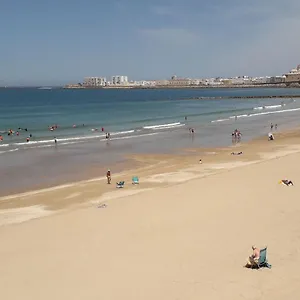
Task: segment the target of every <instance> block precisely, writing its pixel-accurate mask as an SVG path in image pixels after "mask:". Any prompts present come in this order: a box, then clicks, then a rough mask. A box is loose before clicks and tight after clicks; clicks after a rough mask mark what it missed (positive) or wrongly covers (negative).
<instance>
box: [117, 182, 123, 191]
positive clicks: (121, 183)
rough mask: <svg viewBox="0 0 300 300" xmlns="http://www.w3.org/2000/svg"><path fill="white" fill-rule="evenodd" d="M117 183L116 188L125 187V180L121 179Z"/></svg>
mask: <svg viewBox="0 0 300 300" xmlns="http://www.w3.org/2000/svg"><path fill="white" fill-rule="evenodd" d="M116 184H117V185H116V188H119V189H120V188H123V187H124V184H125V181H120V182H117V183H116Z"/></svg>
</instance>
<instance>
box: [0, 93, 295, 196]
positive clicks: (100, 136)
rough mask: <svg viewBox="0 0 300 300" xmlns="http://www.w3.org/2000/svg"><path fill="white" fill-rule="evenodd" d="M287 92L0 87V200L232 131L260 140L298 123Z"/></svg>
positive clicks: (224, 139)
mask: <svg viewBox="0 0 300 300" xmlns="http://www.w3.org/2000/svg"><path fill="white" fill-rule="evenodd" d="M287 94H288V95H290V98H255V99H228V97H237V96H241V97H243V96H268V95H270V96H279V95H287ZM293 95H300V89H282V88H279V89H274V88H266V89H262V88H259V89H254V88H251V89H246V88H242V89H161V90H160V89H147V90H137V89H134V90H131V89H124V90H123V89H116V90H113V89H109V90H108V89H101V90H65V89H29V88H28V89H0V105H1V118H0V135H2V137H3V141H2V142H1V141H0V174H1V181H0V195H1V194H7V193H9V192H11V191H19V190H27V189H31V188H37V187H43V186H51V185H54V184H59V183H61V182H66V181H71V180H79V179H83V178H85V177H86V176H87V174H90V176H92V175H97V174H98V176H103V175H104V170H105V168H107V167H109V166H112V165H113V166H114V167H115V170H117V169H118V167H117V166H122V165H123V164H124V163H125V161H126V160H127V159H126V155H128V154H134V153H171V152H178V151H180V150H181V149H184V148H191V147H215V146H226V145H229V144H230V143H231V133H232V131H233V130H234V129H236V128H237V129H239V130H241V132H242V134H243V140H249V139H252V138H254V137H258V136H261V135H266V134H267V133H268V132H269V131H270V123H274V124H278V128H279V130H282V129H286V128H291V127H295V126H298V125H299V120H300V119H299V116H300V98H299V101H298V99H297V98H293ZM195 97H204V98H205V97H209V98H210V99H201V100H193V99H190V100H189V98H195ZM212 97H222V98H223V99H211V98H212ZM54 125H55V126H56V125H57V128H56V129H54V130H53V131H51V130H49V128H51V126H54ZM102 128H103V131H102ZM189 128H194V130H195V134H194V135H191V134H190V133H189ZM26 129H27V130H26ZM10 130H12V134H10V135H8V133H9V131H10ZM17 132H18V135H17ZM107 132H109V133H110V136H111V138H110V141H109V142H108V141H107V139H106V138H105V134H106V133H107ZM27 137H29V142H27V140H26V139H27ZM55 138H56V140H57V144H55V143H54V139H55ZM91 170H92V171H91Z"/></svg>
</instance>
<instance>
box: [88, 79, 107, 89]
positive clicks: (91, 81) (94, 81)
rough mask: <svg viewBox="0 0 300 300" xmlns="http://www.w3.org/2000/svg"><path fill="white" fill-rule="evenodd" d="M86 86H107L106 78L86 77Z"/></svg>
mask: <svg viewBox="0 0 300 300" xmlns="http://www.w3.org/2000/svg"><path fill="white" fill-rule="evenodd" d="M83 85H84V86H91V87H99V86H105V85H106V78H105V77H85V78H84V82H83Z"/></svg>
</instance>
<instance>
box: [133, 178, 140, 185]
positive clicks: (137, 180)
mask: <svg viewBox="0 0 300 300" xmlns="http://www.w3.org/2000/svg"><path fill="white" fill-rule="evenodd" d="M132 184H139V178H138V177H137V176H133V177H132Z"/></svg>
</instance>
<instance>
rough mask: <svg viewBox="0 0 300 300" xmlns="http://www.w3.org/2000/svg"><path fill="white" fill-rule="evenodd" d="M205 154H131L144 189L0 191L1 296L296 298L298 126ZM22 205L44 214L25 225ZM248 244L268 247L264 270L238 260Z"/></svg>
mask: <svg viewBox="0 0 300 300" xmlns="http://www.w3.org/2000/svg"><path fill="white" fill-rule="evenodd" d="M240 150H241V151H243V152H244V154H243V155H241V156H231V155H230V152H231V151H240ZM205 151H206V152H216V153H215V154H211V153H210V154H207V155H204V154H203V149H202V150H195V149H194V150H193V149H190V151H189V152H187V153H188V155H187V154H186V155H181V156H159V157H154V156H143V157H137V156H136V159H140V160H141V159H145V158H147V165H145V166H144V167H143V168H141V169H139V170H135V173H134V174H137V175H139V176H140V178H141V184H140V186H131V185H130V184H128V185H127V186H125V188H124V189H118V190H117V189H115V187H114V186H107V185H106V184H105V181H104V180H103V179H101V178H100V179H97V180H95V181H92V182H82V183H77V184H74V185H70V186H66V187H63V188H60V189H51V190H44V191H41V192H39V193H35V194H33V193H28V194H26V195H17V196H11V197H6V198H0V207H1V210H0V211H1V214H0V220H1V218H2V224H6V226H2V227H0V241H1V245H0V265H1V269H0V285H1V299H30V300H34V299H39V300H40V299H46V300H47V299H51V300H52V299H74V300H76V299H111V300H114V299H130V300H134V299H146V300H147V299H149V300H150V299H151V300H153V299H166V300H168V299H170V300H171V299H172V300H175V299H185V300H186V299H201V298H203V299H225V300H227V299H228V300H229V299H230V300H231V299H266V300H268V299H272V300H276V299H284V298H286V299H298V297H300V288H299V287H297V283H298V282H299V281H300V272H299V271H298V269H297V267H298V266H299V263H300V256H299V254H300V226H299V213H300V202H299V199H300V198H299V187H298V184H299V182H300V174H299V170H298V169H299V167H298V164H297V161H298V160H299V159H300V138H299V135H298V133H295V132H293V133H287V134H284V135H282V136H281V139H280V141H279V140H275V142H274V143H273V142H269V143H268V142H266V141H264V140H257V141H254V142H252V143H250V144H247V145H241V146H239V147H238V148H235V149H234V150H233V149H206V150H205ZM200 154H201V158H202V159H203V158H204V159H203V164H198V158H199V155H200ZM158 160H160V162H161V163H160V164H159V165H157V164H156V163H157V162H158ZM134 174H132V172H131V174H130V173H126V174H125V173H124V174H119V177H118V178H116V180H117V179H119V178H122V179H123V178H125V179H126V180H127V181H128V180H129V179H130V175H134ZM141 174H142V175H141ZM284 178H288V179H291V180H293V181H294V183H295V186H291V187H286V186H284V185H281V184H278V181H279V180H280V179H284ZM99 203H105V204H106V207H104V208H97V207H98V204H99ZM37 205H39V206H37ZM30 206H32V208H31V209H32V215H33V218H36V217H37V214H38V213H39V212H40V213H41V214H43V215H45V214H46V212H48V213H49V214H50V215H49V216H46V217H43V218H40V219H34V220H31V221H30V222H24V221H25V220H28V219H29V218H27V219H24V214H27V215H30V213H29V211H30V208H28V207H30ZM26 207H27V211H23V213H22V211H21V210H22V209H23V210H24V208H26ZM45 209H46V211H45ZM34 212H35V213H34ZM12 213H15V219H14V218H12ZM21 217H22V218H23V219H21ZM41 217H42V215H41ZM4 219H6V220H7V222H6V221H3V220H4ZM20 222H23V223H20ZM12 223H19V224H13V225H12ZM252 244H256V245H257V246H259V247H263V246H265V245H267V246H268V258H269V262H270V263H271V264H272V265H273V267H272V269H271V270H269V269H261V270H258V271H257V270H248V269H245V268H243V267H242V266H243V265H244V264H245V259H246V257H247V256H248V255H249V254H250V252H251V245H252Z"/></svg>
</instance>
